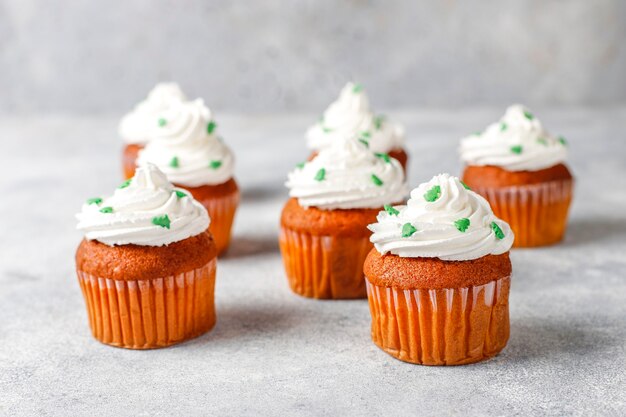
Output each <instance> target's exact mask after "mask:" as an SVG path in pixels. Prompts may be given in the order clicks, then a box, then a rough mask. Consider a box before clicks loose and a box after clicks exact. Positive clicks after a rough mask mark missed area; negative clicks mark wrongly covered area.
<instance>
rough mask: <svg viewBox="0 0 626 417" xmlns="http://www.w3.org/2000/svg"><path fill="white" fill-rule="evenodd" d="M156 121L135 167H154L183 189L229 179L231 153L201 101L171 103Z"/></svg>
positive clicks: (232, 159)
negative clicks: (141, 165) (137, 165)
mask: <svg viewBox="0 0 626 417" xmlns="http://www.w3.org/2000/svg"><path fill="white" fill-rule="evenodd" d="M157 120H158V123H156V124H155V125H154V126H153V129H152V131H151V133H150V137H151V140H150V142H149V143H148V145H146V147H145V148H144V149H142V150H141V151H140V152H139V157H138V158H137V161H138V163H139V164H141V163H146V162H150V163H153V164H155V165H157V166H158V167H159V169H160V170H161V171H163V172H164V173H165V174H166V175H167V178H168V179H169V180H170V181H171V182H173V183H174V184H176V185H180V186H183V187H200V186H203V185H217V184H223V183H225V182H227V181H228V180H230V179H231V178H232V177H233V170H234V157H233V154H232V152H231V150H230V149H229V148H228V147H227V146H226V145H225V144H224V143H223V142H222V140H221V139H220V137H219V136H218V135H217V123H216V122H215V121H214V120H213V116H212V114H211V111H210V110H209V108H208V107H207V106H206V105H205V104H204V101H203V100H202V99H197V100H193V101H179V102H177V103H173V104H172V105H171V106H170V107H168V108H167V109H165V110H163V111H162V112H160V113H159V115H158V118H157Z"/></svg>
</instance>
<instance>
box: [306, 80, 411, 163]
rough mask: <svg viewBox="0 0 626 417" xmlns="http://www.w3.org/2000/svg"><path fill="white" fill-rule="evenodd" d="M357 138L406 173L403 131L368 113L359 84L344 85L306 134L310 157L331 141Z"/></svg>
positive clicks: (367, 105) (387, 121) (381, 117)
mask: <svg viewBox="0 0 626 417" xmlns="http://www.w3.org/2000/svg"><path fill="white" fill-rule="evenodd" d="M353 137H357V138H359V139H361V140H363V141H366V142H368V143H369V147H370V149H371V150H372V151H373V152H376V153H385V154H389V156H391V157H392V158H394V159H397V160H398V161H399V162H400V164H401V165H402V168H403V169H404V170H405V171H406V164H407V160H408V155H407V153H406V151H405V150H404V148H403V146H404V128H403V127H402V126H400V125H398V124H395V123H392V122H391V121H389V120H387V118H385V117H384V116H382V115H375V114H374V113H373V112H372V111H371V110H370V104H369V100H368V98H367V94H365V91H364V90H363V87H362V86H361V85H360V84H354V83H348V84H346V86H345V87H344V88H343V90H341V94H340V95H339V98H338V99H337V101H335V102H334V103H332V104H331V105H330V106H329V107H328V108H327V109H326V111H325V112H324V115H323V116H322V117H321V118H320V120H319V121H318V122H317V123H316V124H314V125H313V126H311V127H310V128H309V129H308V130H307V132H306V139H307V146H308V147H309V148H310V149H311V150H312V154H311V157H313V156H315V154H317V152H319V151H320V150H322V149H324V148H327V147H329V146H330V145H331V144H332V143H333V142H334V141H337V140H342V139H343V138H353Z"/></svg>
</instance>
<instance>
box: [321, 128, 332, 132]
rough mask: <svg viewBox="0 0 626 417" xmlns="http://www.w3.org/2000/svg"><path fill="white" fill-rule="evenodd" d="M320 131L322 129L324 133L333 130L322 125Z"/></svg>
mask: <svg viewBox="0 0 626 417" xmlns="http://www.w3.org/2000/svg"><path fill="white" fill-rule="evenodd" d="M322 131H323V132H324V133H330V132H332V131H333V130H332V129H331V128H330V127H322Z"/></svg>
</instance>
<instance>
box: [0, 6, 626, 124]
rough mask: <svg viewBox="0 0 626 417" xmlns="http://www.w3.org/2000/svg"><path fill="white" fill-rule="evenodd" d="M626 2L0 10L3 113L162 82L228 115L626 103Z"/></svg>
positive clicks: (91, 101) (126, 97)
mask: <svg viewBox="0 0 626 417" xmlns="http://www.w3.org/2000/svg"><path fill="white" fill-rule="evenodd" d="M624 74H626V2H624V1H623V0H594V1H589V0H567V1H559V0H548V1H546V0H512V1H506V2H502V1H497V0H488V1H485V0H471V1H467V0H466V1H459V0H445V1H429V0H391V1H383V0H349V1H333V0H300V1H285V0H263V1H259V0H256V1H230V2H229V1H220V0H187V1H184V2H173V1H170V0H153V1H147V0H109V1H107V2H106V4H102V3H101V2H85V1H82V2H81V1H76V0H56V1H53V2H52V1H46V0H19V1H17V0H0V91H1V92H2V94H0V112H13V113H35V114H36V113H38V112H46V111H53V112H58V111H64V112H69V113H73V112H80V113H82V114H91V113H93V112H107V111H108V112H117V111H119V110H120V109H126V108H130V106H131V105H132V104H133V103H135V102H136V101H137V100H138V99H139V98H141V97H143V96H144V95H145V94H146V92H147V91H148V89H149V88H151V87H152V86H153V85H154V84H155V83H156V82H157V81H159V80H161V81H163V80H179V81H181V82H182V84H183V87H184V89H185V90H186V91H188V92H189V94H191V95H192V96H195V97H206V98H207V99H208V100H209V101H210V102H211V103H213V105H214V106H216V107H217V108H220V109H223V110H231V111H268V110H270V111H271V110H284V109H299V110H306V111H315V112H317V111H320V110H321V108H322V106H324V105H326V104H328V102H329V101H330V98H331V97H333V96H335V95H336V94H337V92H338V91H339V88H340V87H341V86H342V85H343V84H344V83H345V82H346V81H347V80H349V79H351V78H352V79H355V80H357V81H360V82H362V83H364V84H365V85H366V87H367V88H368V89H369V90H370V91H371V93H372V95H373V97H374V98H375V101H374V104H376V105H377V107H411V106H414V105H438V106H442V107H446V106H458V105H473V104H476V103H483V104H498V105H506V104H509V103H510V102H513V101H524V102H526V103H527V104H529V105H532V106H535V105H538V104H539V105H540V104H557V105H561V104H568V105H580V104H611V103H614V104H615V103H617V104H624V103H626V77H624Z"/></svg>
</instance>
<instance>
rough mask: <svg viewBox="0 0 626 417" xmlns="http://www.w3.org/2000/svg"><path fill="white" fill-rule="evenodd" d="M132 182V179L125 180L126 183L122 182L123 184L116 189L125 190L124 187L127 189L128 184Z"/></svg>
mask: <svg viewBox="0 0 626 417" xmlns="http://www.w3.org/2000/svg"><path fill="white" fill-rule="evenodd" d="M132 180H133V179H132V178H129V179H127V180H126V181H124V182H123V183H122V184H121V185H120V186H119V187H117V188H126V187H128V186H129V185H130V183H131V181H132Z"/></svg>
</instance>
